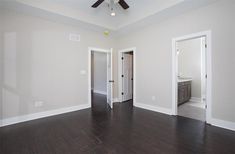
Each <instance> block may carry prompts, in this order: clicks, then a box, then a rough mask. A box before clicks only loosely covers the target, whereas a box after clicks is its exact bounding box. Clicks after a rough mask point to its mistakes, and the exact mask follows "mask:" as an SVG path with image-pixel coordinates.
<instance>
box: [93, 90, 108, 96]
mask: <svg viewBox="0 0 235 154" xmlns="http://www.w3.org/2000/svg"><path fill="white" fill-rule="evenodd" d="M93 92H94V93H98V94H102V95H107V92H106V91H101V90H95V89H93Z"/></svg>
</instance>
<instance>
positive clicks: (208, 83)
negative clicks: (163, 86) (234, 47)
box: [172, 30, 212, 124]
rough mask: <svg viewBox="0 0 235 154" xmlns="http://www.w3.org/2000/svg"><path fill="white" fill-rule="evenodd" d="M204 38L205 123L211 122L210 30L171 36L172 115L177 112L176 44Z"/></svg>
mask: <svg viewBox="0 0 235 154" xmlns="http://www.w3.org/2000/svg"><path fill="white" fill-rule="evenodd" d="M200 37H205V38H206V44H207V48H206V49H205V51H206V54H205V56H206V57H205V60H206V66H205V69H206V74H207V78H206V123H209V124H210V123H211V117H212V113H211V112H212V111H211V107H212V63H211V58H212V57H211V52H212V50H211V30H208V31H203V32H199V33H193V34H189V35H184V36H181V37H177V38H173V39H172V115H177V114H178V111H177V110H178V103H177V102H178V101H177V100H178V82H177V78H178V74H177V70H178V57H177V48H176V44H177V42H180V41H185V40H190V39H194V38H200Z"/></svg>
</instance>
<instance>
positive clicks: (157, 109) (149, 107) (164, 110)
mask: <svg viewBox="0 0 235 154" xmlns="http://www.w3.org/2000/svg"><path fill="white" fill-rule="evenodd" d="M134 106H135V107H139V108H143V109H146V110H150V111H154V112H159V113H163V114H167V115H172V110H171V109H169V108H163V107H159V106H152V105H147V104H143V103H135V104H134Z"/></svg>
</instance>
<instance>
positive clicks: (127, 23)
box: [0, 0, 216, 31]
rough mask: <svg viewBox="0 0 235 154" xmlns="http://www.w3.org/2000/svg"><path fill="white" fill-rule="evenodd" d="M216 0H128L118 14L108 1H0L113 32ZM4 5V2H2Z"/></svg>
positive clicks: (18, 7) (119, 8) (28, 10)
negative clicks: (98, 3)
mask: <svg viewBox="0 0 235 154" xmlns="http://www.w3.org/2000/svg"><path fill="white" fill-rule="evenodd" d="M213 1H216V0H126V2H127V3H128V4H129V6H130V8H129V9H127V10H124V9H123V8H121V7H120V5H119V4H117V5H116V7H115V12H116V16H115V17H112V16H110V9H109V8H108V6H107V3H105V2H103V3H102V4H101V5H100V6H99V7H98V8H92V7H91V5H92V4H93V3H95V2H96V0H0V2H4V3H2V4H4V6H7V7H10V8H14V9H18V10H21V11H25V12H27V13H30V14H33V13H34V14H35V13H36V14H40V15H44V16H47V17H49V16H51V17H52V18H53V19H54V18H58V19H59V18H63V19H64V20H71V21H73V22H77V23H80V24H85V25H90V26H91V27H93V28H94V27H96V28H100V29H109V30H111V31H118V30H123V29H125V28H126V27H136V26H137V27H138V25H143V24H144V23H147V24H149V23H150V21H158V20H162V19H160V18H167V17H170V16H172V15H177V14H179V13H180V12H183V11H186V10H190V9H193V8H197V7H201V6H204V5H206V4H208V3H211V2H213ZM0 4H1V3H0Z"/></svg>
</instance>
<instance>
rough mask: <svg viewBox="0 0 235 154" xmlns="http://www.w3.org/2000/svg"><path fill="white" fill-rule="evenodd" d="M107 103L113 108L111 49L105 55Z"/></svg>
mask: <svg viewBox="0 0 235 154" xmlns="http://www.w3.org/2000/svg"><path fill="white" fill-rule="evenodd" d="M107 68H108V69H107V103H108V104H109V106H110V108H113V83H114V81H113V74H112V72H113V55H112V49H111V50H110V52H108V53H107Z"/></svg>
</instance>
